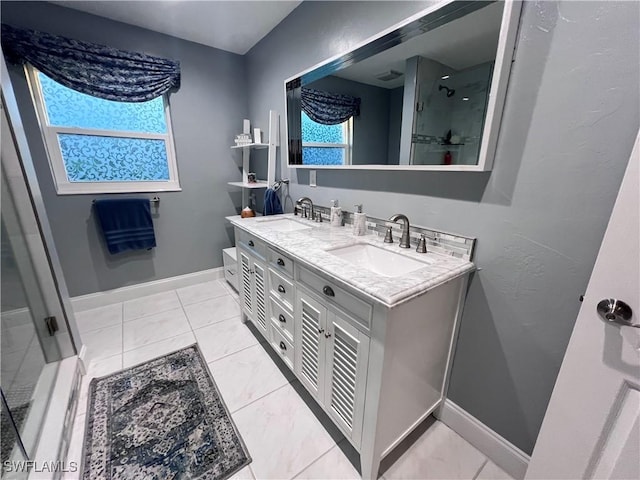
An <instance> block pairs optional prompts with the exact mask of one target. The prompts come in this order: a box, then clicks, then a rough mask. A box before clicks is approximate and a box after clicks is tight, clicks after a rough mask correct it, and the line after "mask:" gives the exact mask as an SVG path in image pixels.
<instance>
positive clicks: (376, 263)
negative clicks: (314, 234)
mask: <svg viewBox="0 0 640 480" xmlns="http://www.w3.org/2000/svg"><path fill="white" fill-rule="evenodd" d="M327 252H328V253H330V254H331V255H335V256H336V257H339V258H341V259H342V260H344V261H345V262H349V263H351V264H353V265H355V266H357V267H361V268H366V269H367V270H369V271H371V272H373V273H376V274H378V275H383V276H385V277H400V276H402V275H407V274H409V273H411V272H414V271H416V270H419V269H421V268H424V267H426V266H427V264H428V262H426V261H425V262H424V263H423V262H419V261H417V260H414V259H412V258H409V257H406V256H404V255H402V254H399V253H394V252H390V251H389V250H386V249H384V248H379V247H376V246H374V245H370V244H368V243H358V244H356V245H350V246H348V247H339V248H334V249H332V250H327ZM425 260H426V259H425Z"/></svg>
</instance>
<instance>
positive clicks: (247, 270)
mask: <svg viewBox="0 0 640 480" xmlns="http://www.w3.org/2000/svg"><path fill="white" fill-rule="evenodd" d="M252 277H253V273H252V269H251V257H249V255H248V254H247V253H246V252H244V251H242V250H240V298H241V301H242V310H243V311H244V313H245V314H246V315H247V317H249V319H250V320H252V321H253V278H252Z"/></svg>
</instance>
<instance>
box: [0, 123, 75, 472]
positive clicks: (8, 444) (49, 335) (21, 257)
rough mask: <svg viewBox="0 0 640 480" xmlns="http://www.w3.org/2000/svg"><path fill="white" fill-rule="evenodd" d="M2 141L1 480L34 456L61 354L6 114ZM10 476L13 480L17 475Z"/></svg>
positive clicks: (30, 209) (33, 222) (37, 236)
mask: <svg viewBox="0 0 640 480" xmlns="http://www.w3.org/2000/svg"><path fill="white" fill-rule="evenodd" d="M7 133H9V134H8V135H7ZM2 137H3V138H2V169H1V185H0V187H1V189H0V191H1V199H0V210H1V216H0V217H1V218H0V244H1V245H0V247H1V248H0V269H1V271H0V390H1V399H0V403H1V405H0V417H1V418H0V422H1V425H0V440H1V444H0V447H1V448H0V457H1V460H2V463H1V465H2V466H3V468H2V473H3V477H4V473H6V470H7V469H6V468H4V467H5V463H4V462H6V461H11V460H13V461H19V460H26V459H32V458H33V456H34V453H35V449H36V447H37V444H38V439H39V435H40V431H41V427H42V423H43V420H44V417H45V413H46V411H47V407H48V403H49V399H50V397H51V392H52V389H53V386H54V383H55V380H56V374H57V370H58V365H59V361H60V359H61V358H62V355H61V351H60V346H59V343H58V342H57V340H56V337H55V336H54V335H53V333H55V332H53V331H50V327H51V322H50V321H49V322H47V321H46V318H47V317H48V313H47V312H48V311H49V307H48V305H47V301H46V299H45V296H44V294H43V291H42V281H43V273H42V272H43V270H46V269H43V268H42V267H43V265H41V264H42V263H44V262H46V258H45V259H44V262H43V261H42V260H41V261H40V263H39V264H38V265H36V261H35V260H34V252H36V251H38V250H37V248H42V245H43V243H42V238H41V236H40V231H39V227H38V223H37V221H36V220H35V217H34V215H33V207H32V205H31V203H30V201H29V199H28V194H27V192H26V187H25V184H24V178H23V176H22V172H21V171H19V169H16V167H15V163H12V162H11V160H12V159H13V160H16V158H13V157H14V156H15V150H12V148H11V146H12V145H11V135H10V132H8V130H7V123H6V118H5V115H4V112H3V113H2ZM25 194H26V195H25ZM37 266H38V267H40V268H39V270H37V268H36V267H37ZM61 321H62V322H64V319H61ZM11 475H12V476H11V478H16V477H15V473H13V474H11ZM18 478H19V477H18Z"/></svg>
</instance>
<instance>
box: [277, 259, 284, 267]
mask: <svg viewBox="0 0 640 480" xmlns="http://www.w3.org/2000/svg"><path fill="white" fill-rule="evenodd" d="M278 265H280V266H281V267H284V260H283V259H281V258H279V259H278Z"/></svg>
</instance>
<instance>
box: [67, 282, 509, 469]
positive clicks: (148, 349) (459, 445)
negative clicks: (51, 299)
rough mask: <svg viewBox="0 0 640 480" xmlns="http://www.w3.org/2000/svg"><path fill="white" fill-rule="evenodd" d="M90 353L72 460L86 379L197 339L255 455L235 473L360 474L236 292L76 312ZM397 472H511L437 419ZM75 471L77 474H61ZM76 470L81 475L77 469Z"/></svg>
mask: <svg viewBox="0 0 640 480" xmlns="http://www.w3.org/2000/svg"><path fill="white" fill-rule="evenodd" d="M76 318H77V320H78V323H79V328H80V332H81V335H82V338H83V341H84V343H85V344H86V345H87V347H88V349H89V352H90V358H91V359H92V360H91V361H90V365H89V372H88V374H87V376H86V377H85V378H84V380H83V384H82V389H81V393H80V403H79V405H78V412H77V415H76V419H75V424H74V430H73V438H72V441H71V447H70V449H69V456H68V460H69V461H77V462H80V459H81V451H82V440H83V437H84V428H85V418H86V409H87V394H88V385H89V382H90V380H91V378H94V377H99V376H103V375H107V374H109V373H113V372H115V371H117V370H120V369H121V368H126V367H130V366H132V365H136V364H138V363H141V362H144V361H147V360H150V359H152V358H155V357H158V356H161V355H164V354H166V353H169V352H172V351H175V350H178V349H180V348H182V347H186V346H188V345H191V344H193V343H194V342H196V341H197V342H198V344H199V346H200V349H201V350H202V353H203V355H204V357H205V359H206V361H207V363H208V365H209V368H210V369H211V372H212V375H213V377H214V379H215V381H216V384H217V386H218V388H219V390H220V392H221V394H222V397H223V398H224V400H225V402H226V404H227V406H228V407H229V410H230V411H231V414H232V417H233V420H234V421H235V423H236V425H237V426H238V429H239V430H240V434H241V435H242V438H243V440H244V441H245V444H246V445H247V448H248V449H249V453H250V454H251V456H252V458H253V462H252V463H251V464H250V465H249V466H248V467H246V468H244V469H243V470H241V471H240V472H238V473H237V474H236V475H235V476H234V477H233V478H234V479H249V480H252V479H258V480H262V479H336V480H337V479H341V480H343V479H357V478H359V475H358V473H357V472H356V470H355V469H354V467H353V465H352V464H351V463H350V462H349V460H348V459H347V456H346V455H345V453H343V450H344V451H347V452H352V449H351V448H350V447H349V446H347V447H345V446H346V445H347V441H346V440H345V439H344V438H343V437H342V436H341V435H340V434H339V433H338V430H337V429H336V428H335V427H333V426H332V425H331V424H330V422H329V421H327V420H326V418H325V417H324V415H323V414H320V417H321V418H322V419H323V423H324V425H325V426H323V423H321V422H320V421H319V420H318V417H317V416H316V415H314V412H316V413H317V412H318V411H319V407H317V406H314V404H313V401H311V402H305V401H304V400H303V399H302V397H301V395H300V394H299V392H303V395H305V397H307V400H309V398H310V397H308V395H306V394H305V393H304V389H303V387H302V386H301V385H300V384H299V382H298V381H297V380H296V379H295V377H294V376H293V374H292V373H291V372H289V371H288V370H287V369H286V367H281V368H279V367H278V366H277V365H276V364H275V363H274V362H273V360H272V358H271V357H270V355H269V353H268V350H267V349H269V348H270V347H269V346H268V345H267V344H266V343H261V341H262V337H260V336H259V334H254V333H252V331H251V330H250V329H249V328H248V327H247V326H246V325H244V324H243V323H242V322H241V321H240V305H239V303H238V297H237V294H236V293H235V292H234V291H233V290H232V289H231V287H229V286H228V284H226V282H224V281H213V282H206V283H202V284H198V285H194V286H190V287H185V288H180V289H178V290H175V291H170V292H165V293H160V294H156V295H150V296H148V297H141V298H138V299H135V300H130V301H127V302H124V303H119V304H116V305H109V306H106V307H101V308H97V309H94V310H89V311H85V312H80V313H77V314H76ZM383 477H384V479H385V480H395V479H441V480H444V479H465V480H466V479H476V478H477V479H482V480H487V479H508V478H510V477H509V476H508V475H507V474H506V473H505V472H503V471H502V470H500V469H499V468H498V467H497V466H496V465H494V464H493V463H492V462H490V461H489V460H487V458H486V457H485V456H484V455H483V454H481V453H480V452H479V451H478V450H476V449H475V448H474V447H472V446H471V445H470V444H469V443H467V442H466V441H465V440H463V439H462V438H461V437H460V436H459V435H457V434H456V433H455V432H453V431H452V430H450V429H449V428H448V427H447V426H445V425H444V424H442V423H440V422H437V421H436V422H435V423H434V424H433V425H431V426H430V427H429V428H428V429H427V430H426V432H425V433H424V434H423V435H422V436H421V437H420V438H419V439H418V440H417V441H416V442H415V443H414V444H413V445H412V446H411V447H410V448H409V449H408V450H407V451H406V452H405V453H404V454H403V455H402V456H401V457H400V458H399V459H398V460H397V461H396V462H395V463H394V464H393V465H392V466H391V467H390V468H389V469H388V470H387V471H386V472H385V473H384V474H383ZM65 478H74V476H73V475H72V476H68V474H67V476H65ZM75 478H78V474H76V477H75Z"/></svg>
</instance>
